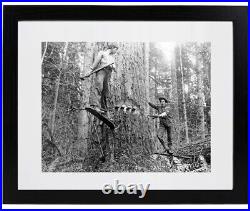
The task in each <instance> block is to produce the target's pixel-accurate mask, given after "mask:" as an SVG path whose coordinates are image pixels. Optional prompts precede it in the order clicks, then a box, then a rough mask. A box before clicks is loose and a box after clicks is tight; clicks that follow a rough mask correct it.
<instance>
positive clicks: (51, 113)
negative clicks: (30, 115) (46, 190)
mask: <svg viewBox="0 0 250 211" xmlns="http://www.w3.org/2000/svg"><path fill="white" fill-rule="evenodd" d="M211 48H212V43H211V42H210V41H206V40H205V41H203V42H201V41H188V42H172V41H171V42H121V41H119V42H116V41H110V42H107V41H105V42H104V41H100V42H85V41H83V42H68V41H67V42H61V41H60V42H50V41H44V42H41V76H42V79H41V81H42V83H41V89H42V104H41V105H42V108H41V109H42V113H41V115H42V118H41V119H42V121H41V126H42V135H41V137H42V140H41V145H42V148H41V149H42V151H41V158H42V161H41V162H42V172H162V173H164V172H166V173H172V172H189V173H190V172H191V173H192V172H194V173H196V172H201V173H204V172H205V173H210V172H211V165H212V163H211V144H210V141H211V126H212V125H211V118H210V116H211V100H212V99H211Z"/></svg>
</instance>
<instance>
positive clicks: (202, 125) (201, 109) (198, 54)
mask: <svg viewBox="0 0 250 211" xmlns="http://www.w3.org/2000/svg"><path fill="white" fill-rule="evenodd" d="M201 59H202V58H201V51H200V49H199V46H198V48H197V52H196V73H197V87H198V105H199V109H198V117H199V122H200V126H199V130H200V136H201V139H202V141H205V115H204V104H205V95H204V92H203V64H202V61H201Z"/></svg>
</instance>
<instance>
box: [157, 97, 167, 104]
mask: <svg viewBox="0 0 250 211" xmlns="http://www.w3.org/2000/svg"><path fill="white" fill-rule="evenodd" d="M161 100H165V102H166V103H169V100H167V99H166V98H165V97H159V101H161Z"/></svg>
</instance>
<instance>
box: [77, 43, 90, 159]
mask: <svg viewBox="0 0 250 211" xmlns="http://www.w3.org/2000/svg"><path fill="white" fill-rule="evenodd" d="M93 55H94V45H93V43H89V42H87V43H85V46H84V51H83V52H79V53H78V58H79V63H78V65H79V67H80V75H85V74H86V73H88V72H89V71H90V65H92V63H93ZM91 82H92V76H91V77H89V78H87V79H86V80H84V81H80V82H79V83H80V94H79V101H80V104H81V107H84V106H85V105H87V104H88V103H89V97H90V88H91ZM89 121H90V120H89V117H88V113H87V111H86V110H80V111H79V114H78V135H77V137H78V138H77V142H76V143H75V150H76V151H77V152H78V155H80V156H81V157H85V156H86V155H87V152H88V132H89Z"/></svg>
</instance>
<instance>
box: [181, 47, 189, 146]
mask: <svg viewBox="0 0 250 211" xmlns="http://www.w3.org/2000/svg"><path fill="white" fill-rule="evenodd" d="M179 59H180V72H181V85H182V105H183V113H184V126H185V140H186V143H187V144H188V143H189V137H188V124H187V122H188V121H187V110H186V100H185V93H184V89H185V87H184V76H183V65H182V45H180V46H179Z"/></svg>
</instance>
